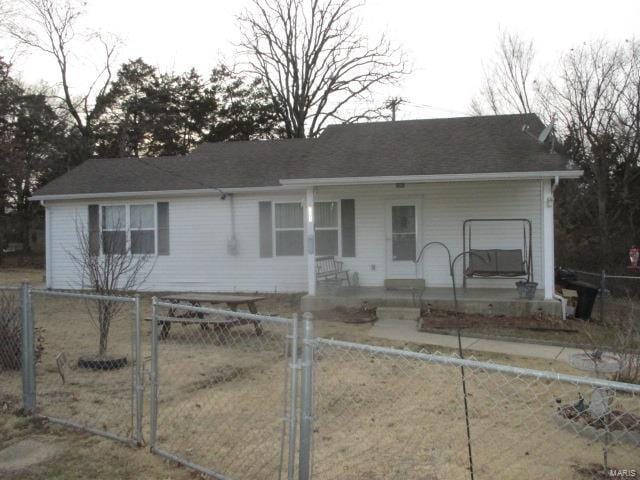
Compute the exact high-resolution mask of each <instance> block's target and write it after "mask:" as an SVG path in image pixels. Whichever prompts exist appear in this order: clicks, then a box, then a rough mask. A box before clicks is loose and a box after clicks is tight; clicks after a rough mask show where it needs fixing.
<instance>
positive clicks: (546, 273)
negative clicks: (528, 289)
mask: <svg viewBox="0 0 640 480" xmlns="http://www.w3.org/2000/svg"><path fill="white" fill-rule="evenodd" d="M551 182H552V180H543V181H542V235H543V239H544V241H543V248H542V265H543V268H542V271H543V279H544V298H545V300H551V299H552V298H553V294H554V293H555V291H554V290H555V271H554V269H555V253H554V247H555V245H554V227H553V189H552V187H551Z"/></svg>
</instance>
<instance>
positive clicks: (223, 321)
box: [159, 293, 265, 340]
mask: <svg viewBox="0 0 640 480" xmlns="http://www.w3.org/2000/svg"><path fill="white" fill-rule="evenodd" d="M264 299H265V297H260V296H250V295H225V294H218V293H179V294H173V295H165V296H164V297H161V298H160V300H161V301H163V302H167V303H172V304H175V307H173V308H171V309H169V313H168V317H169V318H171V319H172V320H171V321H163V320H160V322H159V323H160V325H161V327H162V329H161V331H160V338H161V339H163V340H164V339H165V338H167V337H168V336H169V332H170V330H171V324H172V323H175V322H176V321H177V322H179V323H182V324H183V325H184V324H188V323H197V324H199V325H200V327H201V328H203V329H208V328H209V326H212V327H213V328H214V329H217V330H223V329H225V328H228V327H232V326H234V325H246V324H248V323H252V324H253V325H254V327H255V329H256V334H257V335H262V324H261V323H260V321H259V320H249V319H244V318H237V317H227V318H216V319H207V318H206V317H207V315H208V314H206V313H204V312H193V311H190V310H185V311H184V313H178V312H179V310H180V305H181V304H183V305H189V306H194V307H205V306H214V305H221V304H224V305H226V306H227V307H228V308H229V310H232V311H234V312H236V311H237V310H238V307H239V306H241V305H246V306H247V309H248V310H249V312H250V313H253V314H257V313H258V307H257V306H256V303H257V302H259V301H260V300H264ZM173 319H176V320H175V321H174V320H173Z"/></svg>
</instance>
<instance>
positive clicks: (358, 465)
mask: <svg viewBox="0 0 640 480" xmlns="http://www.w3.org/2000/svg"><path fill="white" fill-rule="evenodd" d="M0 299H1V302H0V307H1V310H0V312H1V313H2V315H3V316H2V317H1V318H2V319H8V320H9V321H8V322H5V323H7V324H10V325H12V326H13V327H15V326H16V325H20V326H19V327H16V328H18V329H19V330H20V331H19V333H18V336H19V337H20V347H19V349H20V351H19V353H18V354H17V357H19V362H20V363H19V365H18V366H17V370H16V369H15V368H13V367H11V368H6V365H13V366H15V362H16V361H17V360H16V354H8V353H7V352H12V351H13V350H12V349H10V348H8V347H7V346H6V345H8V344H9V342H5V341H4V340H5V338H10V337H9V336H8V335H7V334H6V333H2V332H0V333H2V335H3V337H2V338H1V339H0V340H2V342H0V361H1V362H2V365H3V368H2V370H0V380H1V381H2V383H0V388H1V390H0V395H1V396H2V398H3V399H4V398H8V397H10V396H12V398H14V400H15V401H16V402H18V401H19V398H20V392H21V391H22V404H23V405H24V407H25V410H26V411H27V412H32V413H34V414H36V415H38V416H41V417H46V418H48V419H49V420H51V421H54V422H58V423H61V424H63V425H67V426H70V427H76V428H80V429H83V430H85V431H88V432H92V433H96V434H99V435H103V436H106V437H109V438H113V439H116V440H121V441H125V442H127V443H129V444H138V445H141V444H143V442H144V441H145V440H148V444H149V445H150V447H151V451H152V452H154V453H155V454H157V455H160V456H162V457H164V458H167V459H169V460H173V461H177V462H179V463H181V464H183V465H185V466H187V467H189V468H191V469H194V470H196V471H198V472H200V473H203V474H205V475H209V476H212V477H214V478H219V479H234V480H240V479H284V478H286V479H288V480H292V479H294V478H297V479H299V480H309V479H311V478H313V479H322V480H325V479H326V480H332V479H341V480H365V479H366V480H377V479H389V478H394V479H395V478H402V479H407V480H418V479H420V480H423V479H448V478H465V479H468V478H470V479H471V480H476V479H494V478H536V479H538V478H541V479H555V478H575V479H588V480H600V479H605V478H611V477H612V476H617V477H620V476H621V475H622V474H623V473H622V472H625V471H626V472H635V475H638V472H639V471H640V385H637V384H631V383H623V382H613V381H608V380H604V379H594V378H587V377H579V376H569V375H561V374H557V373H554V372H548V371H537V370H528V369H521V368H516V367H512V366H507V365H498V364H493V363H487V362H478V361H475V360H472V359H460V358H457V357H451V356H444V355H438V354H429V353H424V352H416V351H410V350H400V349H392V348H385V347H379V346H374V345H366V344H358V343H350V342H344V341H336V340H330V339H325V338H318V337H316V336H314V334H313V331H312V326H313V322H312V321H311V316H310V315H309V314H305V316H304V317H305V321H304V322H303V326H304V329H303V330H304V332H303V334H300V332H299V331H298V323H299V322H298V319H297V316H294V317H293V318H283V317H273V316H267V315H257V314H253V313H248V312H238V311H229V310H219V309H213V308H202V307H199V306H193V305H185V304H175V303H167V302H161V301H157V300H156V299H154V300H153V301H152V309H151V316H150V317H148V318H146V319H144V320H148V321H143V319H142V318H141V313H140V307H141V305H140V300H139V299H138V298H137V297H136V298H132V297H103V296H99V295H89V294H81V293H70V292H55V291H44V290H30V289H29V287H28V286H27V285H23V287H22V289H15V288H8V289H0ZM105 309H107V311H108V312H107V313H110V315H109V318H110V319H111V321H110V322H109V323H108V331H105V328H106V325H105V324H104V322H102V321H101V318H102V319H104V318H105V317H104V314H105ZM2 325H4V323H3V324H2ZM25 326H26V328H25ZM13 327H12V328H13ZM6 331H10V332H11V331H13V330H12V329H8V330H6ZM3 332H4V331H3ZM104 334H106V335H107V337H106V338H107V339H108V340H107V341H106V342H104V338H105V337H104ZM101 339H102V340H101ZM25 352H26V353H25ZM634 358H636V359H637V351H636V353H635V357H634ZM25 360H26V361H25ZM11 362H13V363H11ZM143 366H144V370H143ZM20 371H21V373H22V375H20ZM143 372H144V373H145V375H143ZM147 374H148V375H147ZM146 381H148V382H149V385H148V388H147V389H146V391H147V392H148V400H149V403H148V407H149V408H143V396H142V395H143V391H144V388H143V386H144V383H145V382H146ZM3 401H6V400H3ZM143 414H144V415H143ZM147 429H148V430H147ZM143 433H144V434H145V435H144V437H145V438H143Z"/></svg>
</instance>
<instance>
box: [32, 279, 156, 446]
mask: <svg viewBox="0 0 640 480" xmlns="http://www.w3.org/2000/svg"><path fill="white" fill-rule="evenodd" d="M30 296H31V302H30V303H31V314H30V317H31V320H32V325H33V331H34V338H35V340H36V342H37V343H36V351H38V350H39V358H38V360H37V361H36V362H35V369H34V370H35V372H34V373H35V375H34V377H33V379H30V378H29V375H27V376H26V380H25V381H26V383H27V384H28V383H30V382H33V387H32V389H33V390H34V396H35V402H34V411H35V413H36V414H37V415H39V416H41V417H46V418H47V419H48V420H50V421H53V422H56V423H59V424H63V425H67V426H70V427H75V428H79V429H82V430H85V431H89V432H92V433H96V434H100V435H103V436H106V437H109V438H113V439H116V440H120V441H123V442H127V443H132V444H141V443H142V442H143V439H142V426H141V415H142V397H141V395H142V371H141V366H142V364H141V362H140V353H139V348H140V333H139V323H140V322H139V311H140V305H139V303H140V302H139V299H138V297H135V298H132V297H115V296H101V295H91V294H86V293H71V292H59V291H49V290H35V289H34V290H31V293H30ZM38 345H39V346H38ZM27 403H28V402H27Z"/></svg>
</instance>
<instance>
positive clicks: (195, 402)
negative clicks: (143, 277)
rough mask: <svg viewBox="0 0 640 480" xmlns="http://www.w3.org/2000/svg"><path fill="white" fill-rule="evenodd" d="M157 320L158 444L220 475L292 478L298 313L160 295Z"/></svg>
mask: <svg viewBox="0 0 640 480" xmlns="http://www.w3.org/2000/svg"><path fill="white" fill-rule="evenodd" d="M151 320H152V322H151V329H152V333H151V342H152V357H151V358H152V361H151V378H152V393H151V398H152V400H151V401H152V403H151V416H152V418H151V437H150V438H151V449H152V451H153V452H155V453H157V454H160V455H162V456H164V457H166V458H168V459H171V460H175V461H178V462H180V463H182V464H184V465H186V466H189V467H191V468H193V469H195V470H198V471H200V472H202V473H205V474H208V475H211V476H213V477H215V478H230V479H255V480H264V479H283V478H293V470H294V466H295V462H294V460H295V456H294V454H295V429H296V423H295V412H294V408H295V407H294V406H292V405H293V403H292V401H295V395H296V392H297V387H296V381H297V380H296V378H297V372H296V369H295V366H296V363H297V361H296V356H297V348H296V346H295V342H296V337H297V333H296V325H297V321H296V319H295V318H294V319H290V318H281V317H271V316H264V315H257V314H251V313H247V312H233V311H227V310H217V309H210V308H201V307H195V306H189V305H185V304H179V305H178V304H176V303H164V302H158V301H155V299H154V306H153V315H152V318H151Z"/></svg>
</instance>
